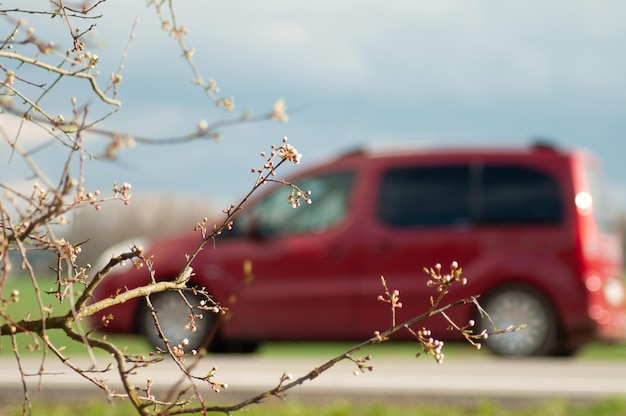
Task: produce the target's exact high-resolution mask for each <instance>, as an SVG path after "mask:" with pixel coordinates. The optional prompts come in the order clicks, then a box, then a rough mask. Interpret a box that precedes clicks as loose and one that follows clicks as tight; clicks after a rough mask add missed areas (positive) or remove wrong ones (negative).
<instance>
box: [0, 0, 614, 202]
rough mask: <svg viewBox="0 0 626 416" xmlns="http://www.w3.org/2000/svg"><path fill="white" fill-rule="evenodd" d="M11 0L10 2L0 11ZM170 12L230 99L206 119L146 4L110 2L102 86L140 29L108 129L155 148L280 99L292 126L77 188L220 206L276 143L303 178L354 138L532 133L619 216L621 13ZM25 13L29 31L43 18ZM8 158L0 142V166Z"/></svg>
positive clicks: (564, 7) (243, 4)
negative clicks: (590, 182) (577, 162)
mask: <svg viewBox="0 0 626 416" xmlns="http://www.w3.org/2000/svg"><path fill="white" fill-rule="evenodd" d="M13 3H15V4H19V5H21V4H22V3H21V2H16V1H5V2H3V4H2V7H5V8H11V7H13V6H14V5H13ZM175 5H176V7H177V12H178V20H179V22H182V23H184V24H185V25H186V27H187V28H188V30H189V36H188V39H187V41H186V42H187V44H188V45H189V46H193V47H195V48H196V54H195V57H194V59H195V62H196V64H197V65H198V67H199V68H200V70H201V72H202V74H203V75H205V77H206V78H213V79H215V80H216V81H217V82H218V84H219V85H220V87H221V92H222V93H223V94H224V95H225V96H234V97H235V103H236V105H237V107H236V110H235V112H234V113H233V114H226V113H224V112H220V111H218V110H217V109H215V107H214V106H213V105H212V104H211V102H210V101H209V100H207V99H206V97H204V95H203V92H202V91H201V90H200V89H199V88H197V87H194V86H193V85H191V83H190V80H191V79H192V74H191V73H190V71H189V69H188V67H187V66H186V65H185V63H184V61H183V60H182V59H180V58H179V55H180V53H179V51H178V50H177V49H176V44H175V43H174V41H173V40H172V39H171V38H168V37H167V35H166V34H165V33H164V32H162V31H161V30H159V24H158V22H157V20H156V18H155V14H154V12H153V11H152V10H150V9H147V8H146V7H145V2H144V1H140V0H135V1H133V2H130V1H124V2H122V1H112V0H109V1H108V2H107V3H105V4H104V6H103V7H102V13H103V14H104V18H103V19H102V20H101V21H99V22H98V23H97V26H96V28H95V30H94V31H93V33H92V36H93V42H95V43H94V45H97V46H98V49H97V50H95V52H96V53H98V55H100V57H101V58H100V62H101V71H102V75H101V77H102V79H103V82H106V77H107V76H108V75H107V74H109V73H110V72H112V71H113V70H114V69H115V68H116V67H117V65H118V63H119V57H120V54H121V53H122V51H123V50H124V49H125V47H126V42H127V39H128V36H129V33H130V30H131V29H130V28H131V26H132V24H133V22H134V20H135V19H136V18H139V19H140V20H139V23H138V25H137V28H136V31H135V39H134V41H133V43H132V45H131V47H130V51H129V55H128V57H127V59H126V61H125V63H124V72H123V76H124V78H123V82H122V84H121V85H120V89H121V92H120V99H121V100H122V101H123V107H122V109H121V111H119V112H118V113H116V114H115V115H113V116H112V117H111V118H109V119H108V120H107V121H106V126H107V127H109V128H112V129H116V130H120V131H123V132H126V133H129V134H137V135H143V136H152V137H155V138H160V137H164V138H165V137H170V136H176V135H180V134H181V133H186V132H189V131H191V130H193V129H194V128H195V126H196V125H197V122H198V121H199V120H201V119H206V120H208V121H214V120H219V119H224V118H229V117H233V116H237V115H239V114H240V113H241V112H242V111H243V110H245V109H250V110H252V112H254V113H261V112H264V111H267V110H269V109H270V108H271V106H272V104H273V103H274V101H275V100H276V99H278V98H285V99H286V103H287V107H288V111H289V112H290V120H289V122H288V123H286V124H281V123H276V122H263V123H255V124H249V125H243V126H237V127H231V128H227V129H224V130H223V131H222V133H223V135H224V139H223V140H222V141H220V142H195V143H192V144H185V145H178V146H174V147H172V146H142V145H140V146H137V147H135V148H134V149H131V150H129V151H127V152H125V153H124V154H123V155H122V156H121V158H120V160H119V161H118V162H116V163H111V162H101V161H96V162H90V163H89V165H88V172H91V173H89V174H88V183H87V187H88V188H91V189H94V188H100V189H108V188H110V186H111V184H112V182H113V180H116V181H118V182H124V181H126V182H130V183H132V184H133V191H134V193H135V194H141V193H146V194H148V193H157V192H163V191H168V192H176V193H180V194H185V195H192V196H194V197H207V198H211V199H215V200H218V201H223V202H224V203H230V202H234V201H235V199H236V198H237V197H238V196H240V195H242V194H243V193H244V192H245V191H246V190H247V188H248V187H249V185H250V184H251V183H252V181H253V179H254V176H253V175H252V174H250V173H249V170H250V168H251V167H253V166H258V165H259V164H260V163H262V160H261V158H260V157H259V156H258V154H259V152H261V151H263V150H267V148H268V147H269V145H270V144H272V143H278V142H279V141H280V139H281V137H282V136H288V137H289V141H290V143H292V144H293V145H294V146H296V148H297V149H298V150H299V151H300V152H301V153H303V154H304V157H303V160H302V167H306V166H310V165H311V164H313V163H315V162H317V161H321V160H324V159H325V158H328V157H332V156H334V155H336V154H337V153H340V152H342V151H345V150H346V149H350V148H353V147H356V146H358V145H361V144H363V143H377V144H379V145H380V144H382V145H385V144H387V143H395V142H408V141H413V142H420V143H430V144H444V145H455V144H459V145H468V144H472V145H473V144H524V143H528V142H529V141H530V140H531V138H532V137H535V136H541V137H549V138H552V139H554V141H555V142H556V143H558V144H560V145H561V146H563V147H567V148H570V147H584V148H587V149H590V150H591V151H593V152H594V153H595V154H597V155H598V156H599V157H600V158H601V159H602V161H603V162H604V165H605V168H606V171H607V175H608V177H609V180H610V182H611V185H612V187H613V189H614V191H615V194H616V197H617V200H618V202H619V205H620V207H621V208H622V209H623V210H626V167H625V166H624V164H623V162H622V160H623V157H624V154H625V152H626V144H625V143H626V142H625V140H624V137H625V136H626V119H625V117H624V110H625V109H626V75H624V74H626V54H624V51H623V49H624V45H626V25H624V22H625V21H626V2H623V1H621V0H594V1H571V0H549V1H523V2H522V1H516V2H513V1H500V0H492V1H463V2H461V1H452V0H432V1H423V0H420V1H415V0H406V1H390V2H381V1H367V0H366V1H363V0H360V1H356V0H344V1H326V0H318V1H300V2H289V1H278V0H273V1H263V2H260V1H255V0H242V1H206V0H181V1H177V2H175ZM25 17H26V18H27V19H28V20H29V21H32V23H33V25H35V24H37V26H35V27H36V30H37V31H36V33H37V34H39V35H40V36H43V35H44V34H45V33H46V30H48V28H49V27H50V26H49V25H51V23H54V22H51V21H50V20H49V19H47V20H41V21H39V20H36V19H37V18H36V17H31V16H25ZM55 33H56V35H55V36H57V35H58V39H59V40H58V43H60V42H61V41H62V39H63V37H62V36H60V34H59V33H58V32H55ZM79 91H80V90H78V89H77V93H76V94H77V95H78V97H79V99H80V97H81V96H80V92H79ZM85 98H86V96H85ZM51 100H52V99H51ZM53 102H54V101H51V103H53ZM63 105H64V104H63ZM63 105H61V107H60V108H62V106H63ZM97 109H98V107H97V106H96V107H95V108H94V115H95V114H96V113H97ZM0 123H4V124H5V125H6V124H7V123H9V122H8V121H7V120H6V119H4V121H3V119H2V118H0ZM6 153H7V150H6V148H4V147H0V154H2V156H3V160H2V163H3V164H4V163H5V161H6V160H7V158H6V157H5V155H6ZM50 159H52V160H54V158H45V159H42V162H41V163H43V164H47V163H51V162H50ZM7 166H9V167H10V168H8V167H7ZM296 169H297V167H296ZM290 170H291V171H293V169H290ZM20 175H21V176H22V177H23V173H21V171H20V169H19V166H18V164H17V163H15V162H13V164H12V165H5V167H3V168H2V169H1V170H0V179H2V180H4V181H18V180H20V179H21V176H20ZM90 185H91V186H90Z"/></svg>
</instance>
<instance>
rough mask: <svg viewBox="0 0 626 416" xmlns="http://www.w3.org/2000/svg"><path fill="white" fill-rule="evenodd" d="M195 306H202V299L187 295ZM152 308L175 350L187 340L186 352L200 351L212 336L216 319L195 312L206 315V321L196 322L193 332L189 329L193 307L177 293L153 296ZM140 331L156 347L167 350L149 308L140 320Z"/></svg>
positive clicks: (196, 319)
mask: <svg viewBox="0 0 626 416" xmlns="http://www.w3.org/2000/svg"><path fill="white" fill-rule="evenodd" d="M185 296H186V297H187V300H188V301H189V303H190V304H191V305H198V303H199V302H200V300H201V298H200V297H199V296H192V295H187V294H186V295H185ZM150 301H151V302H152V306H153V308H154V310H155V311H156V313H157V318H158V319H159V325H160V326H161V329H162V330H163V333H164V334H165V337H166V338H167V339H168V340H170V341H171V343H170V345H171V346H176V345H179V344H181V343H182V342H183V340H184V339H187V340H188V344H187V345H186V346H185V347H184V350H185V352H189V351H191V350H193V349H198V348H199V347H200V345H201V344H202V341H203V340H204V337H205V335H206V334H207V333H208V332H209V330H210V328H211V326H212V324H213V321H214V316H213V314H212V313H210V312H207V311H198V310H194V314H196V315H198V314H200V315H202V319H200V318H198V317H196V318H195V326H196V330H195V331H192V330H191V329H190V328H189V327H188V325H187V324H188V323H189V314H190V310H189V307H188V306H187V305H186V304H185V302H184V301H183V299H182V298H181V297H180V295H179V294H178V293H177V292H163V293H158V294H155V295H152V296H150ZM139 325H140V326H139V330H140V331H141V332H142V333H143V334H144V335H145V336H146V337H147V338H148V340H149V341H150V343H152V345H154V346H157V347H160V348H164V343H163V341H162V340H161V339H160V338H159V333H158V331H157V328H156V326H155V324H154V320H153V318H152V315H151V314H150V312H149V310H148V308H147V307H144V308H142V312H141V317H140V319H139Z"/></svg>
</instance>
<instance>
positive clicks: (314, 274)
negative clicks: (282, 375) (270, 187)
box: [222, 171, 357, 340]
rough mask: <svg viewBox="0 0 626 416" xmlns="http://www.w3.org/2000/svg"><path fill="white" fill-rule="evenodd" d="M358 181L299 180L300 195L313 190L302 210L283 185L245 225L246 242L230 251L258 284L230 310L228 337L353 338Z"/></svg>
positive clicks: (341, 176)
mask: <svg viewBox="0 0 626 416" xmlns="http://www.w3.org/2000/svg"><path fill="white" fill-rule="evenodd" d="M354 176H355V175H354V173H353V172H351V171H347V172H346V171H343V172H338V173H332V174H324V175H317V176H312V177H308V178H304V179H302V180H299V181H298V182H297V185H298V187H299V189H300V190H302V191H304V192H306V191H309V190H310V191H311V195H310V198H311V199H312V203H311V204H310V205H308V204H306V203H303V204H302V206H299V207H297V208H293V207H292V206H291V205H290V203H289V202H288V195H289V194H290V189H289V186H288V185H287V186H281V187H279V188H277V189H276V190H275V191H274V192H272V193H270V194H269V195H268V196H267V197H266V198H264V199H263V200H261V201H260V203H259V204H257V205H256V206H255V208H254V209H253V210H252V211H251V212H250V213H249V218H248V219H247V220H246V219H244V222H246V221H247V222H248V224H247V227H248V231H247V233H248V238H246V239H245V240H244V241H241V243H240V244H238V247H237V249H236V252H233V253H232V254H233V256H232V264H231V265H230V266H229V267H232V268H239V269H240V268H241V262H242V261H243V260H244V259H249V260H250V261H251V263H252V274H253V275H254V280H253V282H252V283H251V284H250V285H249V286H248V287H246V288H245V289H244V290H243V291H242V293H241V295H240V300H239V301H238V302H237V304H236V305H235V307H234V308H233V316H232V319H231V321H230V322H229V323H228V325H227V326H226V327H225V331H226V332H228V333H229V335H231V336H236V335H237V334H245V335H246V336H247V337H256V338H257V339H261V340H264V339H322V338H326V339H328V338H342V337H343V338H345V337H346V336H348V334H349V330H350V329H351V327H352V325H353V324H354V320H355V299H354V291H355V283H354V282H355V279H354V278H353V277H354V274H355V272H356V264H357V260H356V258H355V251H354V250H355V247H354V244H351V239H350V230H351V228H352V227H354V224H353V222H352V221H351V213H350V208H351V206H350V198H351V194H352V185H353V182H354ZM295 192H298V190H297V189H296V190H295ZM303 202H304V201H303ZM222 258H223V256H222Z"/></svg>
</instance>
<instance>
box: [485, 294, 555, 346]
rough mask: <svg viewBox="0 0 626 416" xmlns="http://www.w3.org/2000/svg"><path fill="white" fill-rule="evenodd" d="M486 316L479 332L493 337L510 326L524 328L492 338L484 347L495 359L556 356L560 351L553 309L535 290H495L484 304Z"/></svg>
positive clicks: (490, 337)
mask: <svg viewBox="0 0 626 416" xmlns="http://www.w3.org/2000/svg"><path fill="white" fill-rule="evenodd" d="M481 306H482V308H483V309H484V310H485V312H486V314H487V315H488V316H485V315H484V314H483V315H482V316H479V317H478V319H477V330H478V332H481V331H483V330H486V331H487V332H488V333H492V332H494V331H497V330H503V329H505V328H508V327H510V326H512V327H514V328H517V327H519V326H520V325H525V327H524V328H522V329H520V330H518V331H514V332H510V333H504V334H493V335H490V336H489V337H488V338H487V339H486V340H485V341H484V343H485V344H486V345H487V347H488V348H489V349H490V350H491V351H492V352H493V353H495V354H496V355H500V356H520V357H521V356H530V355H553V354H555V353H556V352H557V348H558V338H559V336H558V334H559V325H558V320H557V317H556V314H555V312H554V308H553V307H552V305H551V304H550V302H549V301H548V299H547V298H546V297H545V296H544V295H543V294H542V293H540V292H539V291H537V290H536V289H533V288H531V287H528V286H523V285H509V286H505V287H501V288H499V289H496V290H494V291H493V292H491V293H490V294H488V295H487V297H486V298H485V300H484V301H483V302H481Z"/></svg>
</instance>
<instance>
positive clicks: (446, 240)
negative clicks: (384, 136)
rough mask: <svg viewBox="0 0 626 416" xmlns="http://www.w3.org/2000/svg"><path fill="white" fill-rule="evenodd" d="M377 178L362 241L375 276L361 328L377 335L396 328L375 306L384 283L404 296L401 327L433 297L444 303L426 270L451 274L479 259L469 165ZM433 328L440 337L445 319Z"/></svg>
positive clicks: (365, 286) (400, 170) (368, 283)
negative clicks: (455, 267)
mask: <svg viewBox="0 0 626 416" xmlns="http://www.w3.org/2000/svg"><path fill="white" fill-rule="evenodd" d="M377 176H378V179H377V180H375V181H373V186H374V187H375V189H376V191H375V193H374V199H375V202H374V204H373V207H372V208H373V209H372V211H371V213H370V217H371V221H368V222H367V224H368V229H367V231H366V235H367V241H364V242H363V253H364V255H363V270H364V272H365V273H367V274H368V275H369V277H368V278H367V279H363V283H362V287H361V294H362V296H361V303H360V305H359V306H360V315H359V318H360V319H359V324H360V325H362V326H363V330H364V331H369V333H370V334H371V333H372V332H373V331H374V330H383V329H385V328H388V327H389V326H390V324H391V319H390V317H391V314H390V311H389V310H385V309H389V306H388V305H387V304H384V303H381V302H377V301H376V298H377V295H378V294H381V293H383V288H382V286H381V281H380V276H384V277H385V279H386V281H387V284H388V287H389V289H390V290H396V289H397V290H399V291H400V299H401V301H402V303H403V308H402V309H400V310H398V311H397V313H398V316H397V322H396V323H399V322H400V321H401V320H403V319H408V318H409V317H412V316H416V315H418V314H420V313H423V312H424V311H426V310H428V308H429V305H430V300H429V299H430V296H437V292H436V291H435V290H434V289H433V288H429V287H427V281H428V276H427V275H426V274H425V273H424V271H423V268H424V267H433V266H434V265H435V264H436V263H441V264H442V266H443V267H442V269H443V270H444V271H445V270H447V268H448V267H449V265H450V264H451V263H452V261H457V262H458V263H459V264H460V265H461V266H465V265H467V263H468V262H469V261H470V259H472V258H473V257H475V256H476V252H477V244H476V243H475V241H473V233H472V229H473V224H472V212H471V211H472V204H473V198H474V196H475V195H474V194H473V193H472V191H471V189H472V186H473V185H472V183H473V182H475V179H474V176H475V175H474V169H473V168H472V167H471V166H470V165H469V164H468V163H466V164H454V165H447V166H442V165H441V164H438V165H433V166H423V165H421V164H420V165H409V166H399V167H391V168H385V169H384V170H383V171H381V172H380V174H379V175H377ZM432 322H435V325H436V328H431V329H433V330H435V329H437V328H443V329H445V327H447V324H446V322H444V321H443V319H441V318H435V321H431V323H432ZM405 335H407V336H409V335H408V334H405Z"/></svg>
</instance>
